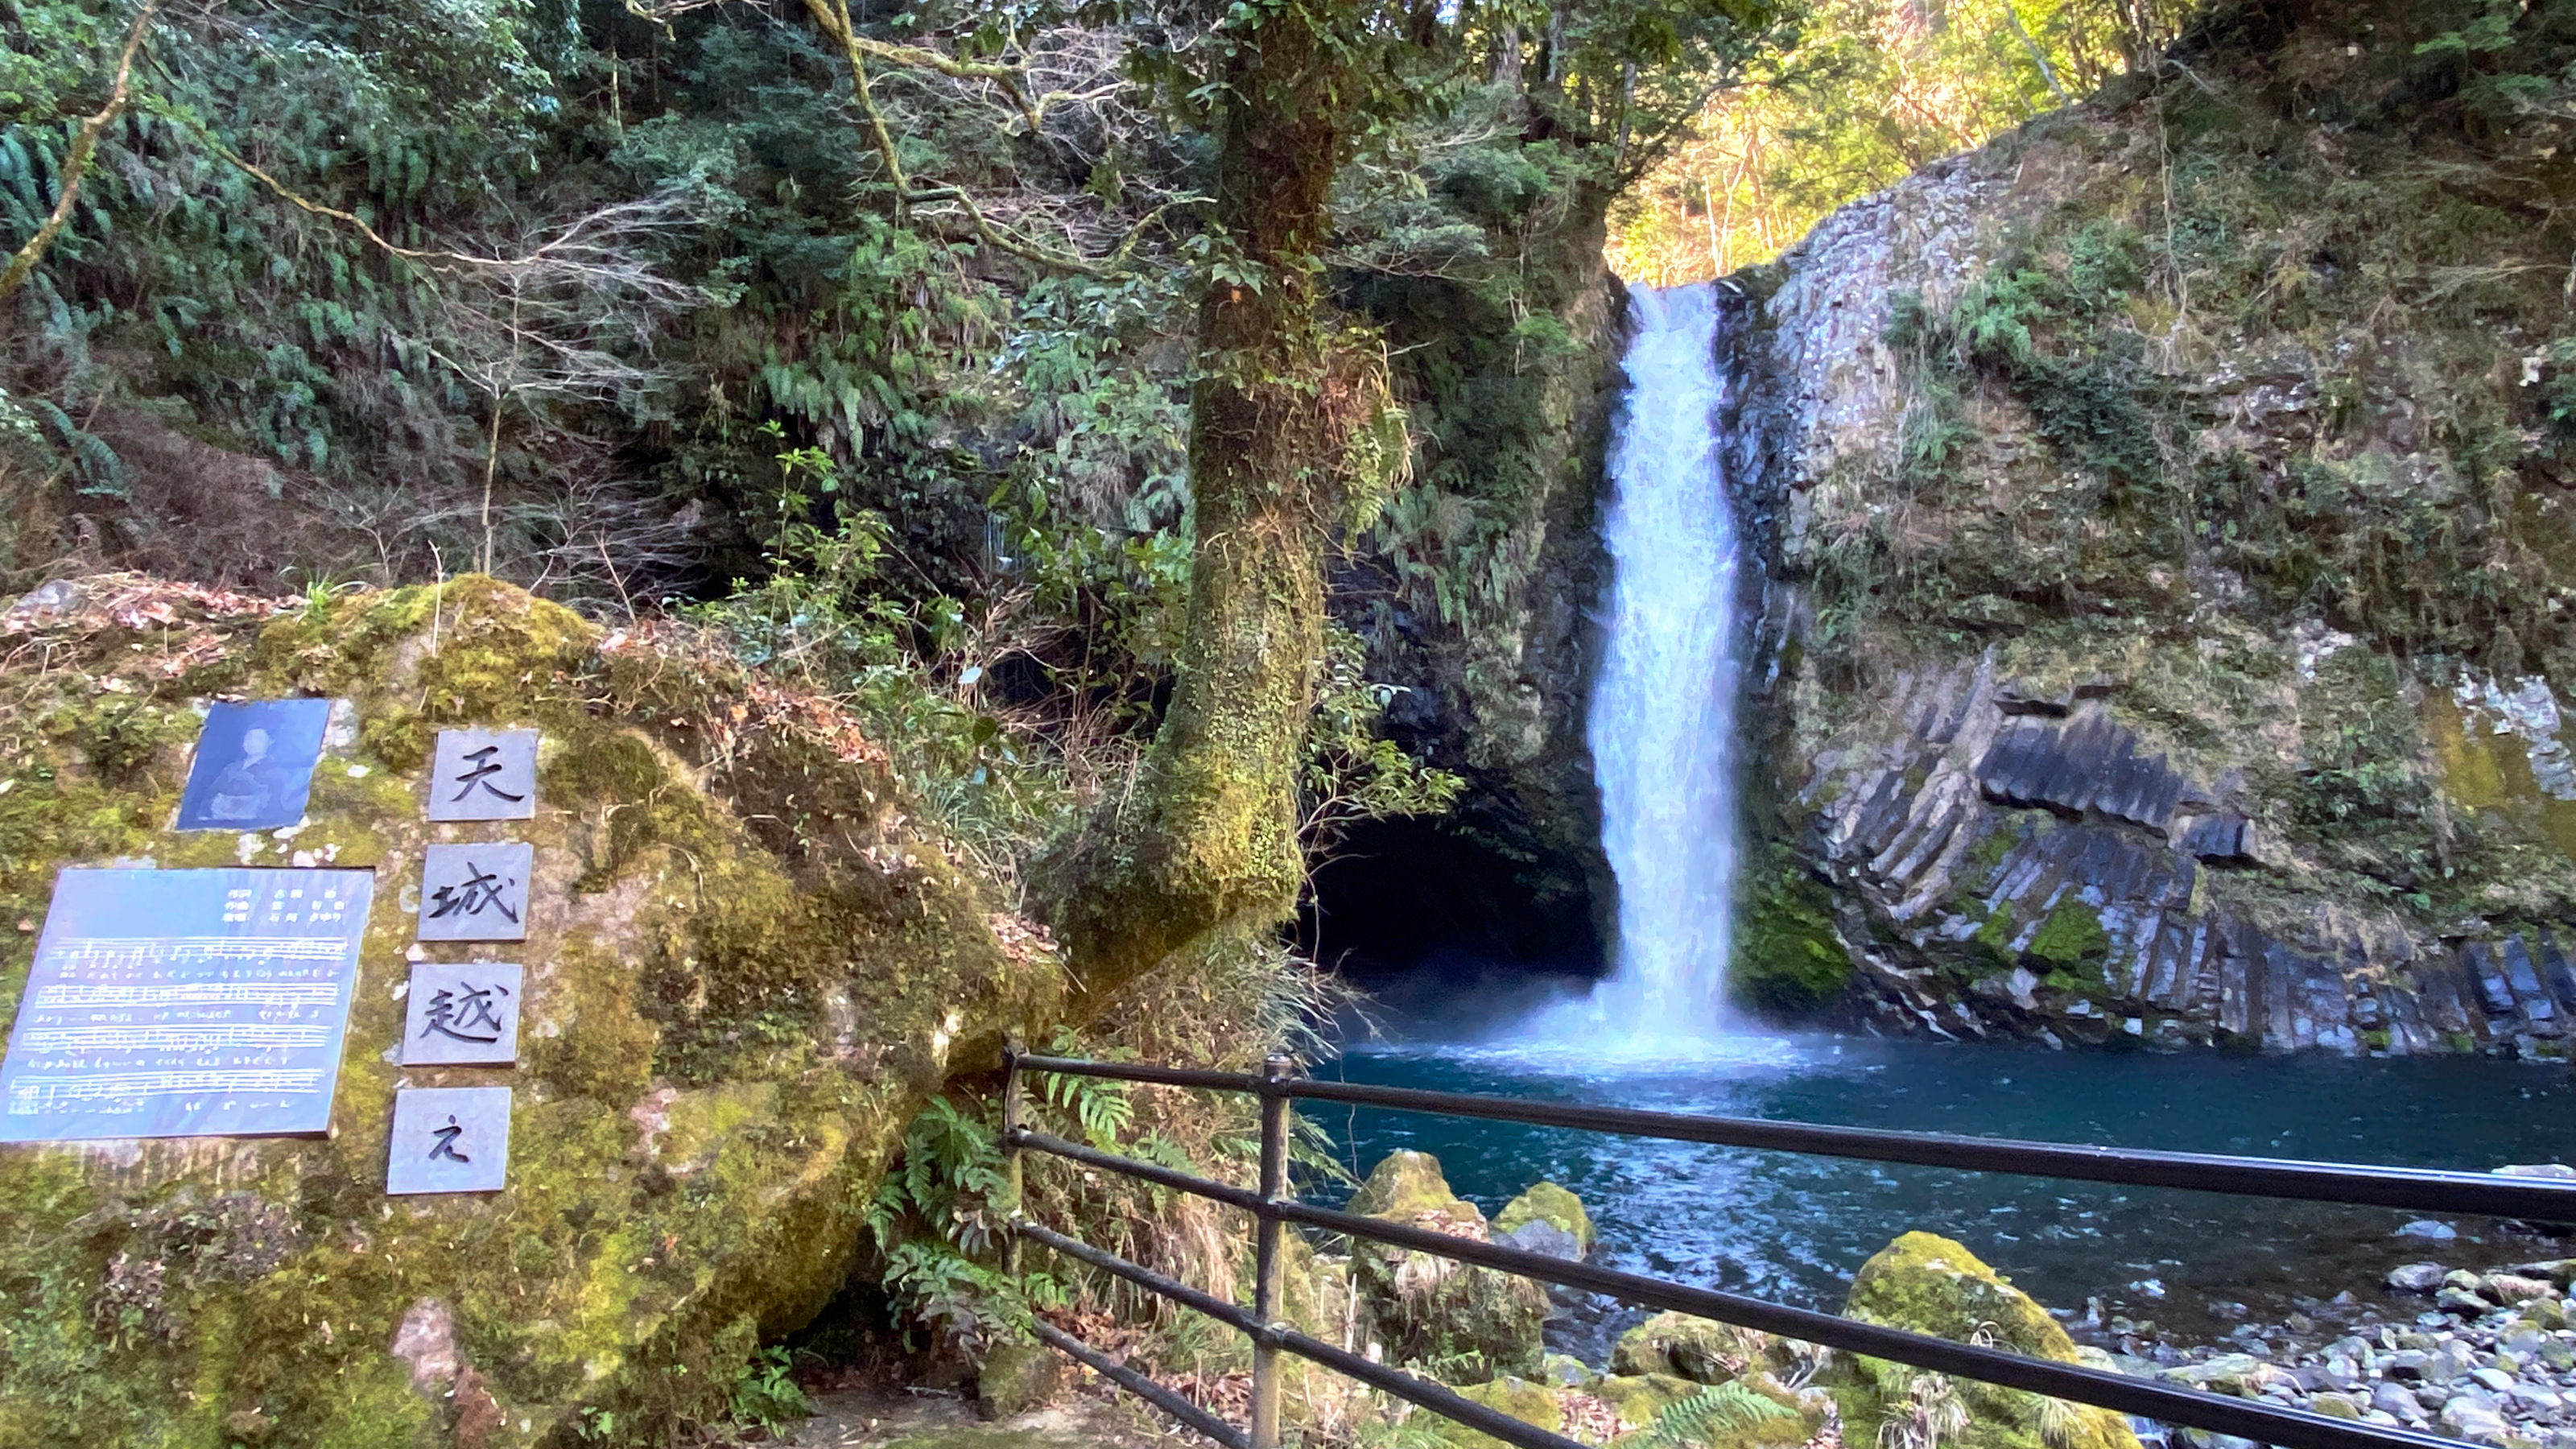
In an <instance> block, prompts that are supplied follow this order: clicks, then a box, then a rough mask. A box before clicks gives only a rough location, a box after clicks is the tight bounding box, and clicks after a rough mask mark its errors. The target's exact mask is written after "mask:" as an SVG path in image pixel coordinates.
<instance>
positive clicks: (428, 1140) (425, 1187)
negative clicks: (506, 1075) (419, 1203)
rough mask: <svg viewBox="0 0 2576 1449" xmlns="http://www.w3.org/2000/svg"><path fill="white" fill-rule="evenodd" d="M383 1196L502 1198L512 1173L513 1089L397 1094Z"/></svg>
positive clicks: (445, 1089)
mask: <svg viewBox="0 0 2576 1449" xmlns="http://www.w3.org/2000/svg"><path fill="white" fill-rule="evenodd" d="M386 1153H387V1155H386V1158H385V1191H386V1193H388V1194H389V1195H392V1196H395V1197H400V1196H403V1195H405V1194H409V1193H422V1192H499V1191H500V1190H501V1184H502V1182H503V1181H504V1180H505V1179H506V1178H507V1177H508V1175H509V1169H510V1089H509V1088H507V1087H411V1088H406V1089H405V1090H403V1091H399V1092H396V1093H394V1130H393V1134H392V1144H391V1145H390V1146H389V1147H388V1148H387V1150H386Z"/></svg>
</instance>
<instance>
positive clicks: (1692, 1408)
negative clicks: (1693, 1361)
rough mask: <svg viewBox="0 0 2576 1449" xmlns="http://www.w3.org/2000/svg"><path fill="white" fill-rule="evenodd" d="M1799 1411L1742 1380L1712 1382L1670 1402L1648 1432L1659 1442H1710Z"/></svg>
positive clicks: (1673, 1443)
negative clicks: (1720, 1436)
mask: <svg viewBox="0 0 2576 1449" xmlns="http://www.w3.org/2000/svg"><path fill="white" fill-rule="evenodd" d="M1797 1414H1798V1411H1797V1410H1795V1409H1792V1408H1790V1407H1789V1406H1788V1405H1786V1404H1783V1403H1781V1402H1780V1401H1779V1400H1777V1399H1773V1398H1770V1397H1768V1396H1766V1395H1763V1394H1758V1393H1755V1392H1754V1391H1753V1390H1751V1389H1749V1388H1746V1387H1745V1386H1744V1385H1742V1384H1740V1383H1723V1384H1711V1385H1710V1386H1708V1387H1707V1388H1704V1389H1702V1390H1700V1391H1699V1392H1698V1393H1696V1394H1693V1395H1691V1396H1690V1397H1689V1398H1687V1399H1683V1400H1680V1401H1679V1402H1676V1403H1671V1404H1666V1405H1665V1406H1664V1407H1663V1410H1662V1412H1660V1413H1658V1414H1656V1415H1655V1422H1654V1424H1653V1426H1652V1427H1651V1428H1649V1429H1648V1431H1647V1432H1648V1433H1649V1434H1650V1435H1651V1436H1652V1440H1653V1442H1654V1443H1655V1444H1657V1445H1669V1446H1675V1449H1679V1446H1682V1445H1691V1444H1708V1443H1712V1442H1714V1441H1715V1440H1716V1438H1717V1436H1719V1435H1721V1434H1732V1433H1736V1432H1738V1431H1740V1430H1744V1429H1749V1428H1751V1427H1753V1426H1754V1425H1756V1424H1761V1423H1767V1422H1769V1421H1771V1420H1774V1419H1793V1418H1796V1417H1797Z"/></svg>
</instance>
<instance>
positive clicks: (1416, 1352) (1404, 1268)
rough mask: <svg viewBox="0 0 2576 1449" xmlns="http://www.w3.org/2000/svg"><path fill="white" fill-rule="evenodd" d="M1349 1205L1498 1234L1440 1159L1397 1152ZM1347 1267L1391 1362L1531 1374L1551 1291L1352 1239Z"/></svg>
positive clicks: (1493, 1374)
mask: <svg viewBox="0 0 2576 1449" xmlns="http://www.w3.org/2000/svg"><path fill="white" fill-rule="evenodd" d="M1350 1211H1352V1212H1354V1213H1358V1214H1360V1215H1361V1216H1363V1217H1374V1218H1384V1219H1386V1220H1387V1221H1389V1222H1395V1223H1402V1224H1404V1225H1405V1226H1407V1227H1415V1228H1428V1229H1429V1230H1431V1231H1433V1232H1436V1233H1442V1234H1446V1235H1448V1236H1451V1237H1457V1238H1466V1239H1471V1240H1473V1241H1476V1242H1490V1241H1492V1239H1491V1237H1490V1235H1489V1233H1488V1230H1487V1228H1486V1224H1485V1215H1484V1213H1483V1212H1482V1211H1480V1210H1479V1209H1478V1208H1477V1207H1476V1205H1475V1204H1474V1203H1471V1202H1468V1201H1466V1200H1465V1199H1463V1198H1461V1197H1459V1196H1458V1195H1457V1194H1456V1193H1454V1192H1451V1191H1450V1190H1449V1181H1448V1179H1447V1178H1446V1177H1445V1176H1443V1175H1442V1173H1441V1171H1440V1162H1439V1159H1437V1158H1435V1157H1433V1156H1431V1155H1430V1154H1429V1153H1426V1152H1392V1153H1389V1154H1387V1156H1386V1157H1385V1159H1384V1160H1382V1161H1380V1162H1379V1163H1378V1165H1377V1166H1376V1168H1374V1169H1373V1170H1371V1172H1370V1173H1369V1175H1368V1180H1367V1181H1365V1182H1363V1183H1361V1184H1360V1189H1359V1191H1358V1192H1357V1193H1355V1194H1353V1195H1352V1197H1351V1201H1350ZM1350 1272H1351V1274H1352V1277H1353V1278H1354V1280H1355V1281H1356V1283H1357V1286H1358V1291H1359V1294H1360V1296H1361V1298H1362V1299H1363V1300H1364V1301H1365V1303H1366V1305H1367V1309H1368V1325H1367V1332H1368V1336H1369V1339H1370V1341H1371V1343H1372V1344H1373V1345H1374V1346H1375V1347H1376V1348H1377V1350H1378V1351H1379V1352H1380V1353H1382V1354H1383V1355H1384V1356H1385V1357H1386V1358H1387V1360H1388V1361H1389V1362H1394V1363H1420V1364H1430V1365H1436V1366H1437V1372H1438V1373H1439V1374H1440V1375H1441V1376H1442V1377H1444V1378H1448V1379H1451V1380H1453V1381H1455V1382H1459V1383H1481V1382H1484V1381H1486V1380H1489V1379H1496V1378H1501V1377H1505V1376H1508V1375H1514V1374H1530V1373H1535V1372H1536V1371H1537V1370H1538V1367H1539V1360H1540V1356H1541V1353H1542V1350H1541V1347H1540V1342H1539V1334H1540V1326H1541V1324H1542V1323H1543V1322H1544V1320H1545V1319H1546V1317H1547V1293H1546V1291H1545V1290H1544V1289H1542V1288H1541V1287H1540V1286H1539V1285H1538V1284H1536V1283H1534V1282H1532V1281H1530V1280H1529V1279H1526V1278H1520V1277H1515V1276H1513V1275H1511V1274H1508V1273H1500V1272H1496V1271H1495V1270H1493V1269H1491V1268H1476V1267H1470V1266H1468V1265H1467V1264H1464V1263H1460V1262H1458V1261H1457V1260H1455V1259H1452V1258H1444V1257H1440V1256H1438V1255H1436V1254H1431V1253H1423V1252H1417V1251H1414V1250H1412V1249H1409V1248H1397V1247H1393V1246H1390V1245H1387V1244H1383V1243H1354V1244H1353V1245H1352V1250H1351V1266H1350Z"/></svg>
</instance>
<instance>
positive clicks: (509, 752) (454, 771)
mask: <svg viewBox="0 0 2576 1449" xmlns="http://www.w3.org/2000/svg"><path fill="white" fill-rule="evenodd" d="M536 813H537V732H536V731H535V730H440V731H439V732H438V752H437V758H436V760H435V761H434V762H433V763H432V765H431V767H430V772H429V818H430V819H432V820H525V819H528V818H529V817H530V816H533V815H535V814H536Z"/></svg>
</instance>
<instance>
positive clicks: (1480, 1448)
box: [1431, 1376, 1565, 1449]
mask: <svg viewBox="0 0 2576 1449" xmlns="http://www.w3.org/2000/svg"><path fill="white" fill-rule="evenodd" d="M1458 1394H1459V1396H1460V1397H1461V1398H1465V1399H1468V1400H1470V1401H1472V1402H1475V1403H1479V1404H1482V1405H1484V1406H1485V1407H1486V1408H1489V1409H1497V1410H1500V1411H1501V1412H1503V1413H1506V1414H1509V1415H1511V1416H1512V1417H1513V1418H1515V1419H1518V1420H1520V1421H1521V1422H1522V1423H1524V1424H1529V1425H1533V1426H1535V1427H1537V1428H1540V1429H1545V1430H1546V1431H1547V1432H1549V1433H1551V1434H1561V1433H1563V1432H1565V1402H1564V1399H1563V1398H1562V1396H1561V1394H1560V1391H1558V1390H1556V1389H1552V1388H1549V1387H1548V1386H1547V1385H1545V1384H1541V1383H1533V1382H1531V1381H1530V1380H1528V1379H1524V1378H1514V1377H1509V1376H1506V1377H1503V1378H1498V1379H1495V1380H1493V1381H1492V1382H1490V1383H1482V1384H1474V1385H1471V1386H1469V1387H1467V1388H1462V1389H1460V1390H1458ZM1431 1429H1432V1432H1433V1433H1435V1434H1437V1435H1439V1436H1440V1438H1441V1440H1442V1441H1443V1442H1444V1443H1447V1444H1450V1445H1452V1446H1454V1449H1506V1446H1505V1445H1504V1444H1503V1441H1502V1440H1500V1439H1497V1438H1495V1437H1494V1436H1492V1435H1491V1434H1480V1433H1478V1432H1476V1431H1475V1430H1473V1429H1470V1428H1468V1427H1467V1426H1466V1425H1464V1424H1461V1423H1459V1422H1457V1421H1456V1420H1454V1419H1445V1418H1444V1419H1436V1420H1434V1421H1433V1422H1432V1424H1431Z"/></svg>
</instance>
